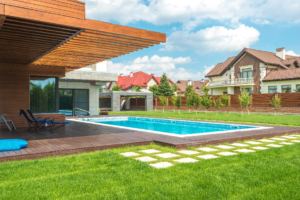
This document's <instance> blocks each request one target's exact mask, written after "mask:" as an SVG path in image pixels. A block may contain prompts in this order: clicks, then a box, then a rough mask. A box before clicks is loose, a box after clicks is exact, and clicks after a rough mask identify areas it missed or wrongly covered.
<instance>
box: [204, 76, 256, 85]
mask: <svg viewBox="0 0 300 200" xmlns="http://www.w3.org/2000/svg"><path fill="white" fill-rule="evenodd" d="M239 85H254V80H253V78H235V79H228V80H220V81H212V82H210V83H209V86H210V87H222V86H224V87H226V86H239Z"/></svg>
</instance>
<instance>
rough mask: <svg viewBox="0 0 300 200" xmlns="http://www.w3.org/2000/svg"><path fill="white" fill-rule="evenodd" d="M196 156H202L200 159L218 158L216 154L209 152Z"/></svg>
mask: <svg viewBox="0 0 300 200" xmlns="http://www.w3.org/2000/svg"><path fill="white" fill-rule="evenodd" d="M197 157H198V158H202V159H206V160H207V159H213V158H218V156H215V155H211V154H207V155H201V156H197Z"/></svg>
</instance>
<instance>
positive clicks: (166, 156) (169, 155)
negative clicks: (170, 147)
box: [155, 153, 179, 158]
mask: <svg viewBox="0 0 300 200" xmlns="http://www.w3.org/2000/svg"><path fill="white" fill-rule="evenodd" d="M155 156H158V157H161V158H173V157H177V156H179V155H177V154H173V153H162V154H157V155H155Z"/></svg>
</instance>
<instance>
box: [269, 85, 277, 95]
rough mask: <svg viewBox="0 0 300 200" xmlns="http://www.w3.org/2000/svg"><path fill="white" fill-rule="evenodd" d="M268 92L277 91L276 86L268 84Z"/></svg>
mask: <svg viewBox="0 0 300 200" xmlns="http://www.w3.org/2000/svg"><path fill="white" fill-rule="evenodd" d="M269 93H277V86H269Z"/></svg>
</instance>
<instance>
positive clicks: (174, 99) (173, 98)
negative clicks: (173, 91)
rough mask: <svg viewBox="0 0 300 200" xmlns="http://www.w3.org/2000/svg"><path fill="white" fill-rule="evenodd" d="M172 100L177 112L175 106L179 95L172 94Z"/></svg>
mask: <svg viewBox="0 0 300 200" xmlns="http://www.w3.org/2000/svg"><path fill="white" fill-rule="evenodd" d="M170 100H171V102H172V104H173V108H174V112H175V106H176V102H177V97H175V96H172V97H171V99H170Z"/></svg>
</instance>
